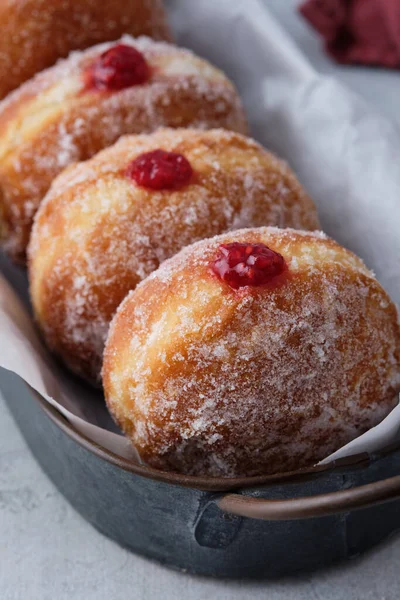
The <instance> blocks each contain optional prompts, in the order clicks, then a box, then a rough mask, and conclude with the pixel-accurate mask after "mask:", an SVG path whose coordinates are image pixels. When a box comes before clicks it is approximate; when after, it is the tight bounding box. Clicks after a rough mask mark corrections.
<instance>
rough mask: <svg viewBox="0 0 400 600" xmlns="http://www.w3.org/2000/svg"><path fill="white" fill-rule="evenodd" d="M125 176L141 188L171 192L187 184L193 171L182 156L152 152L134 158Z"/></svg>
mask: <svg viewBox="0 0 400 600" xmlns="http://www.w3.org/2000/svg"><path fill="white" fill-rule="evenodd" d="M126 174H127V176H128V177H130V178H131V179H133V180H134V181H135V182H136V183H137V185H140V186H141V187H145V188H149V189H152V190H173V189H178V188H181V187H182V186H184V185H187V184H188V183H189V181H190V179H191V178H192V175H193V169H192V167H191V165H190V162H189V161H188V160H187V158H185V157H184V156H183V154H178V153H176V152H166V151H165V150H153V151H152V152H146V153H144V154H140V155H139V156H138V157H137V158H135V160H134V161H133V162H131V164H130V165H129V167H128V169H127V171H126Z"/></svg>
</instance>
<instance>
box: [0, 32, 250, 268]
mask: <svg viewBox="0 0 400 600" xmlns="http://www.w3.org/2000/svg"><path fill="white" fill-rule="evenodd" d="M120 42H121V43H123V44H127V45H132V46H133V47H135V48H136V49H137V50H139V51H140V52H141V53H142V54H143V55H144V57H145V59H146V61H147V62H148V64H149V66H150V69H151V77H150V79H149V81H148V82H146V83H145V84H143V85H137V86H133V87H130V88H126V89H123V90H121V91H118V92H98V91H96V90H85V82H84V77H83V76H82V74H83V72H84V71H85V69H86V68H87V67H88V65H90V64H91V62H92V61H93V60H94V59H95V58H96V57H97V56H99V55H100V54H102V53H103V52H104V51H105V50H107V49H108V48H110V47H112V46H113V44H114V42H113V43H107V44H101V45H98V46H95V47H94V48H90V49H89V50H86V51H85V52H75V53H73V54H71V55H70V57H69V58H68V59H67V60H65V61H61V62H59V63H58V64H57V65H56V66H55V67H52V68H51V69H48V70H47V71H45V72H43V73H41V74H40V75H38V76H36V77H35V78H34V79H33V80H31V81H29V82H28V83H26V84H25V85H23V86H22V87H21V88H20V89H19V90H17V91H15V92H14V93H12V94H11V95H10V97H9V98H7V99H6V100H4V101H3V102H2V103H0V190H1V195H0V203H1V206H0V217H1V221H0V238H3V245H4V248H5V249H6V251H7V252H8V253H9V254H11V255H12V256H13V257H14V258H16V259H20V260H23V259H24V254H25V249H26V245H27V243H28V239H29V234H30V229H31V225H32V218H33V216H34V213H35V211H36V210H37V207H38V206H39V203H40V201H41V200H42V198H43V197H44V195H45V194H46V192H47V190H48V188H49V187H50V184H51V182H52V180H53V179H54V178H55V177H56V176H57V175H58V174H59V173H60V172H61V171H62V170H63V169H64V168H65V167H66V166H68V165H70V164H72V163H74V162H77V161H81V160H86V159H87V158H90V157H91V156H93V155H94V154H96V153H97V152H98V151H99V150H102V149H103V148H106V147H108V146H110V145H111V144H113V143H114V142H115V141H116V140H117V139H118V138H119V137H120V136H121V135H123V134H127V133H146V132H151V131H154V130H156V129H157V128H159V127H163V126H168V127H189V126H190V127H195V128H199V129H210V128H213V127H224V128H226V129H232V130H234V131H238V132H241V133H244V132H245V131H246V128H247V126H246V119H245V116H244V112H243V107H242V104H241V101H240V99H239V97H238V95H237V92H236V90H235V88H234V87H233V85H232V84H231V83H230V82H229V80H228V79H227V78H226V77H225V75H224V74H223V73H222V72H221V71H219V70H218V69H216V68H214V67H213V66H211V65H210V64H209V63H207V62H206V61H204V60H202V59H200V58H198V57H196V56H195V55H194V54H193V53H192V52H190V51H189V50H184V49H181V48H177V47H176V46H173V45H171V44H168V43H163V42H155V41H154V40H151V39H150V38H146V37H140V38H137V39H133V38H131V37H130V36H123V37H122V38H121V40H120ZM120 42H118V43H120Z"/></svg>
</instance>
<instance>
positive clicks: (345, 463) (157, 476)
mask: <svg viewBox="0 0 400 600" xmlns="http://www.w3.org/2000/svg"><path fill="white" fill-rule="evenodd" d="M21 381H22V383H23V384H24V385H25V387H26V388H27V389H28V391H29V392H30V393H31V395H32V396H33V397H34V398H35V400H36V401H37V402H38V404H39V406H40V408H41V409H42V410H43V412H44V413H45V415H46V416H47V417H48V418H49V419H50V420H51V421H52V422H53V423H54V424H55V425H57V427H59V429H61V431H63V433H64V434H66V435H67V436H68V437H69V438H71V439H72V440H73V441H75V442H77V443H78V444H79V445H80V446H81V447H83V448H85V449H86V450H88V451H89V452H91V453H92V454H94V455H95V456H97V458H99V459H101V460H105V461H107V462H108V463H111V464H113V465H114V466H116V467H118V468H120V469H122V470H123V471H126V472H129V473H132V474H133V475H139V476H141V477H146V478H148V479H153V480H155V481H159V482H163V483H166V484H170V485H177V486H182V487H185V488H192V489H196V490H199V491H204V492H216V493H217V492H221V493H222V492H227V491H233V490H239V489H242V490H245V489H250V488H255V487H265V486H271V485H276V484H290V483H298V482H299V481H302V480H303V481H306V480H310V479H315V478H318V477H322V476H324V475H327V474H330V473H334V472H340V471H343V470H349V469H357V468H359V469H363V468H365V467H367V466H368V465H369V464H370V463H371V462H373V461H375V460H379V459H380V458H383V457H384V456H385V455H388V454H391V453H392V452H395V451H396V450H399V449H400V441H399V442H395V443H392V444H389V445H388V446H385V447H384V448H382V449H381V450H380V451H379V452H376V453H374V454H368V453H367V452H364V453H359V454H355V455H352V456H349V457H345V458H342V459H338V460H334V461H332V462H329V463H326V464H324V465H316V466H313V467H308V468H304V469H299V470H296V471H287V472H285V473H276V474H274V475H259V476H255V477H254V476H253V477H235V478H224V477H200V476H194V475H183V474H181V473H174V472H169V471H161V470H159V469H155V468H153V467H149V466H146V465H139V464H137V463H134V462H132V461H130V460H128V459H125V458H122V457H120V456H118V455H117V454H114V453H113V452H112V451H110V450H108V449H107V448H104V447H103V446H101V445H100V444H97V443H96V442H94V441H92V440H90V439H89V438H88V437H86V436H85V435H84V434H83V433H81V432H80V431H78V430H76V429H75V428H74V427H73V425H72V424H71V423H70V422H69V421H68V420H67V419H66V418H65V417H64V416H63V415H61V413H59V412H58V411H57V410H56V409H55V408H54V407H53V406H51V405H50V404H48V403H47V402H46V400H45V399H44V398H42V397H41V395H40V394H39V393H38V392H37V391H36V390H34V389H33V388H32V387H31V386H30V385H29V384H27V383H26V382H25V381H23V380H21Z"/></svg>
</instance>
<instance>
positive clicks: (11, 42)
mask: <svg viewBox="0 0 400 600" xmlns="http://www.w3.org/2000/svg"><path fill="white" fill-rule="evenodd" d="M0 23H1V38H0V99H1V98H4V97H5V96H6V95H7V94H8V93H9V92H10V91H12V90H13V89H15V88H17V87H18V86H19V85H21V83H23V82H24V81H27V80H28V79H30V78H31V77H33V75H35V74H36V73H39V72H40V71H42V70H43V69H45V68H47V67H50V66H51V65H53V64H54V63H55V62H56V61H57V59H59V58H64V57H65V56H67V55H68V54H69V53H70V52H71V50H83V49H84V48H89V46H93V45H94V44H99V43H101V42H106V41H109V40H116V39H118V38H119V37H121V35H122V34H124V33H128V34H130V35H133V36H138V35H148V36H149V37H152V38H154V39H157V40H170V39H171V34H170V31H169V28H168V25H167V22H166V16H165V12H164V8H163V5H162V0H122V1H120V0H101V1H99V0H7V1H6V2H0Z"/></svg>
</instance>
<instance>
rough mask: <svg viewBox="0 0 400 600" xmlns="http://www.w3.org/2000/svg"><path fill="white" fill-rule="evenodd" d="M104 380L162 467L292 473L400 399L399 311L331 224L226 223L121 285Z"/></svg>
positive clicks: (150, 458)
mask: <svg viewBox="0 0 400 600" xmlns="http://www.w3.org/2000/svg"><path fill="white" fill-rule="evenodd" d="M103 383H104V390H105V395H106V400H107V404H108V407H109V409H110V411H111V413H112V415H113V416H114V418H115V419H116V421H117V422H118V423H119V424H120V426H121V427H122V429H123V430H124V431H125V433H126V434H127V435H128V436H129V437H130V438H131V439H132V441H133V442H134V444H135V446H136V447H137V449H138V450H139V452H140V454H141V456H142V458H143V460H144V461H145V462H147V463H149V464H150V465H152V466H154V467H157V468H160V469H165V470H174V471H178V472H182V473H186V474H195V475H209V476H237V475H261V474H270V473H276V472H284V471H288V470H295V469H298V468H300V467H306V466H309V465H312V464H314V463H316V462H317V461H319V460H320V459H322V458H324V457H326V456H328V455H329V454H330V453H331V452H333V451H335V450H336V449H338V448H339V447H341V446H342V445H344V444H346V443H347V442H349V441H350V440H352V439H353V438H355V437H357V436H358V435H360V434H362V433H364V432H365V431H366V430H368V429H369V428H371V427H373V426H374V425H377V424H378V423H379V422H380V421H381V420H382V419H383V418H384V417H385V416H386V415H387V414H388V413H389V412H390V411H391V409H392V408H393V407H394V406H395V404H397V401H398V399H397V397H396V396H397V392H398V391H399V386H400V329H399V322H398V316H397V311H396V308H395V306H394V304H393V303H392V302H391V300H390V298H389V297H388V296H387V294H386V293H385V291H384V290H383V289H382V287H381V286H380V284H379V283H378V282H377V281H376V279H375V277H374V276H373V274H372V273H371V272H369V271H368V270H367V269H366V267H365V266H364V264H363V263H362V261H361V260H360V259H359V258H357V257H356V256H355V255H353V254H352V253H350V252H349V251H347V250H345V249H344V248H342V247H341V246H339V245H338V244H336V243H335V242H334V241H332V240H330V239H328V238H326V237H325V236H324V235H323V234H320V233H306V232H298V231H293V230H278V229H276V228H260V229H247V230H241V231H236V232H233V233H227V234H224V235H220V236H217V237H215V238H213V239H209V240H204V241H200V242H198V243H196V244H194V245H192V246H189V247H187V248H185V249H184V250H182V251H181V252H180V253H179V254H177V255H176V256H174V257H173V258H171V259H169V260H167V261H166V262H164V263H163V264H162V265H161V266H160V268H159V269H158V270H157V271H155V272H154V273H153V274H152V275H150V276H149V277H148V278H147V279H146V280H145V281H143V282H142V283H141V284H140V285H139V286H138V287H137V288H136V290H134V291H132V292H131V293H130V294H129V295H128V296H127V298H126V299H125V300H124V301H123V303H122V304H121V306H120V307H119V309H118V311H117V314H116V316H115V317H114V319H113V321H112V324H111V327H110V333H109V337H108V340H107V344H106V349H105V353H104V366H103Z"/></svg>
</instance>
